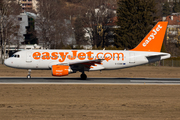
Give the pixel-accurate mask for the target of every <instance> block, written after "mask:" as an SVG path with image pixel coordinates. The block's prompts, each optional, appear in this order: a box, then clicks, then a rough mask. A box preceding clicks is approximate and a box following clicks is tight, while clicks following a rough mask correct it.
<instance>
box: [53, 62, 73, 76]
mask: <svg viewBox="0 0 180 120" xmlns="http://www.w3.org/2000/svg"><path fill="white" fill-rule="evenodd" d="M51 71H52V75H53V76H66V75H68V74H69V73H70V71H71V69H70V67H69V66H66V65H53V66H52V69H51Z"/></svg>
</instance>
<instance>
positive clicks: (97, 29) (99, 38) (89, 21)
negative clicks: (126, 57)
mask: <svg viewBox="0 0 180 120" xmlns="http://www.w3.org/2000/svg"><path fill="white" fill-rule="evenodd" d="M88 2H89V4H91V5H89V7H88V10H87V12H86V14H85V15H84V24H83V25H84V28H85V29H86V31H87V32H88V33H89V34H90V39H91V43H92V44H93V45H94V46H95V48H96V47H98V46H101V47H105V46H106V44H107V42H108V40H107V39H106V36H107V34H108V33H107V32H108V30H109V27H108V24H109V23H111V22H112V18H113V17H115V16H116V13H114V11H113V10H112V9H111V8H108V6H107V4H106V2H107V1H106V0H105V1H102V0H98V1H95V2H93V3H90V1H88Z"/></svg>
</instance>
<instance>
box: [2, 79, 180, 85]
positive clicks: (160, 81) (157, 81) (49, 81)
mask: <svg viewBox="0 0 180 120" xmlns="http://www.w3.org/2000/svg"><path fill="white" fill-rule="evenodd" d="M0 84H114V85H116V84H117V85H118V84H179V85H180V78H177V79H174V78H88V79H87V80H81V79H80V78H63V77H61V78H31V79H27V78H2V77H1V78H0Z"/></svg>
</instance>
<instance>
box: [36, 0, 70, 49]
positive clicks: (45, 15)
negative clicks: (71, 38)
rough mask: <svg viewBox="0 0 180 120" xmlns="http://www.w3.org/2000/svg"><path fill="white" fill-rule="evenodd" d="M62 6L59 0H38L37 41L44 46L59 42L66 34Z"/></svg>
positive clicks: (62, 3)
mask: <svg viewBox="0 0 180 120" xmlns="http://www.w3.org/2000/svg"><path fill="white" fill-rule="evenodd" d="M63 6H64V2H63V1H61V0H53V1H50V0H39V9H38V17H37V19H36V31H37V37H38V39H39V43H43V46H44V47H45V48H50V46H52V44H57V43H59V42H61V40H62V39H63V37H64V36H65V35H66V31H67V30H66V29H67V28H66V25H65V20H64V18H65V17H64V16H66V15H65V13H64V11H63Z"/></svg>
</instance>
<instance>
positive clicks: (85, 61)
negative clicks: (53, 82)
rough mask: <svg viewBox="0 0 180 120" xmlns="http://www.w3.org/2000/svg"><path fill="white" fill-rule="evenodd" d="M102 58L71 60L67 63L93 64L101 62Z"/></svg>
mask: <svg viewBox="0 0 180 120" xmlns="http://www.w3.org/2000/svg"><path fill="white" fill-rule="evenodd" d="M103 60H104V59H96V60H83V61H73V62H70V63H69V65H77V64H89V65H94V64H101V62H102V61H103Z"/></svg>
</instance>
